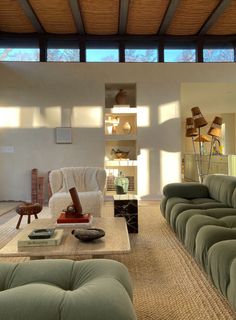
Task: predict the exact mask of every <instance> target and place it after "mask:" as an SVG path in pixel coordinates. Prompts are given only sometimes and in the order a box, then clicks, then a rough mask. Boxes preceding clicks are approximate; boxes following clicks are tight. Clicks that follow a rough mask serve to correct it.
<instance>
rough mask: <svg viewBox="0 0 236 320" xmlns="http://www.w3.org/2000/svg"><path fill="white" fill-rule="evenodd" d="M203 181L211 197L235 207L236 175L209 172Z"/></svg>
mask: <svg viewBox="0 0 236 320" xmlns="http://www.w3.org/2000/svg"><path fill="white" fill-rule="evenodd" d="M203 183H204V184H205V185H206V186H207V187H208V190H209V195H210V197H211V198H213V199H215V200H217V201H220V202H222V203H224V204H226V205H227V206H229V207H234V208H236V177H232V176H227V175H223V174H222V175H221V174H211V175H208V176H206V177H205V179H204V182H203Z"/></svg>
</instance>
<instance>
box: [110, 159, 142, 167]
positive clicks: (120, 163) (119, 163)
mask: <svg viewBox="0 0 236 320" xmlns="http://www.w3.org/2000/svg"><path fill="white" fill-rule="evenodd" d="M137 164H138V161H137V160H129V159H122V160H105V167H136V166H137Z"/></svg>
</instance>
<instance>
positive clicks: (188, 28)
mask: <svg viewBox="0 0 236 320" xmlns="http://www.w3.org/2000/svg"><path fill="white" fill-rule="evenodd" d="M218 3H219V0H207V1H206V0H194V1H191V0H181V1H180V4H179V6H178V7H177V9H176V11H175V14H174V17H173V19H172V21H171V24H170V26H169V28H168V29H167V31H166V33H167V34H170V35H194V34H197V33H198V31H199V30H200V29H201V26H202V25H203V24H204V22H205V21H206V20H207V18H208V17H209V15H210V14H211V13H212V11H213V10H214V9H215V7H216V6H217V4H218Z"/></svg>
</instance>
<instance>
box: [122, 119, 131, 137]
mask: <svg viewBox="0 0 236 320" xmlns="http://www.w3.org/2000/svg"><path fill="white" fill-rule="evenodd" d="M131 128H132V127H131V125H130V123H129V122H128V121H127V122H125V123H124V125H123V127H122V129H123V131H124V133H125V134H130V132H131Z"/></svg>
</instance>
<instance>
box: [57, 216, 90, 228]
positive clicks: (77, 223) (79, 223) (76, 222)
mask: <svg viewBox="0 0 236 320" xmlns="http://www.w3.org/2000/svg"><path fill="white" fill-rule="evenodd" d="M92 220H93V216H92V215H91V214H90V213H87V214H84V215H81V216H80V217H74V216H68V213H66V212H62V213H61V214H60V216H59V218H58V219H57V227H58V226H59V227H90V226H91V224H92Z"/></svg>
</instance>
